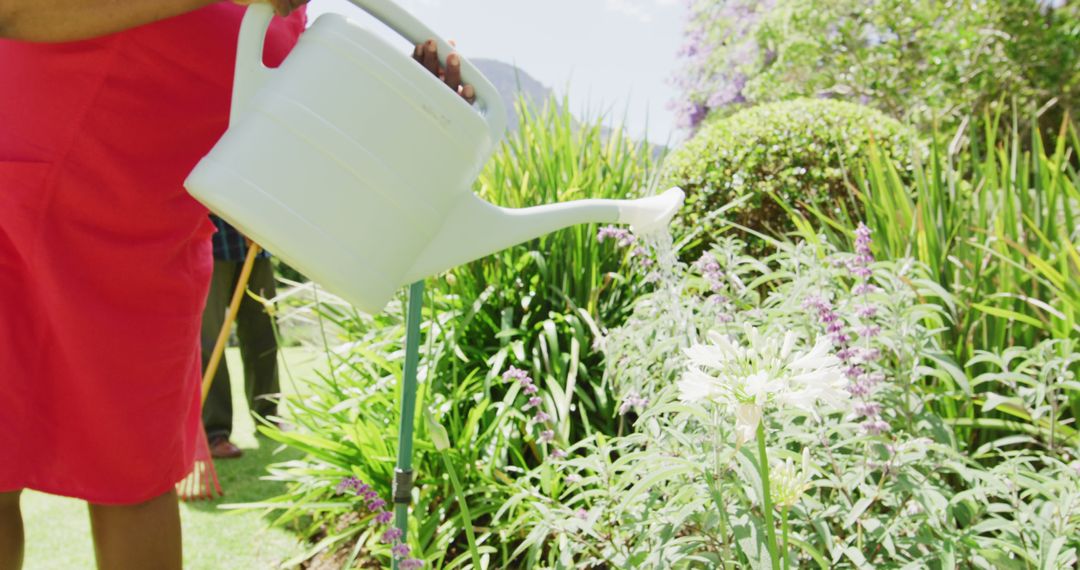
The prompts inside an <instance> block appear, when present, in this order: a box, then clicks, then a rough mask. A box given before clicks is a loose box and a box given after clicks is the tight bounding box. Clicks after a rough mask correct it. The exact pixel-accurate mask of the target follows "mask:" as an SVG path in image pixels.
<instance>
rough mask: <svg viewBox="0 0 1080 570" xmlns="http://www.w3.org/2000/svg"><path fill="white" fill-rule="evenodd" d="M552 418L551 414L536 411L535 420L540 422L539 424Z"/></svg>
mask: <svg viewBox="0 0 1080 570" xmlns="http://www.w3.org/2000/svg"><path fill="white" fill-rule="evenodd" d="M550 419H551V416H549V415H547V414H545V413H544V412H539V411H538V412H536V415H535V416H533V420H534V421H536V423H538V424H542V423H544V422H546V421H548V420H550Z"/></svg>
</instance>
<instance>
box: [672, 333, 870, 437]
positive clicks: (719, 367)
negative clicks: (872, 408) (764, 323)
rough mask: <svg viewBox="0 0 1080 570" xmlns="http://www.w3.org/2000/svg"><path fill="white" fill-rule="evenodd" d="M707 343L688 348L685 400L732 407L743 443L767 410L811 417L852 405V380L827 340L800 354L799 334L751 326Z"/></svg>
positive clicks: (681, 386) (717, 335)
mask: <svg viewBox="0 0 1080 570" xmlns="http://www.w3.org/2000/svg"><path fill="white" fill-rule="evenodd" d="M708 340H709V342H708V343H706V344H695V345H693V346H691V347H690V348H688V349H686V355H687V357H688V358H689V360H690V363H689V366H688V368H687V370H686V372H685V373H684V374H683V376H682V378H681V379H680V380H679V381H678V388H679V392H680V399H682V400H683V401H687V402H701V401H710V402H714V403H717V404H721V405H724V406H727V407H728V408H729V409H731V410H732V411H733V412H734V415H735V433H736V442H737V443H738V444H739V445H742V444H743V443H745V442H746V441H749V440H750V439H753V438H754V436H755V432H756V430H757V426H758V423H759V422H760V421H761V416H762V413H763V412H764V410H765V408H766V406H770V405H775V406H794V407H796V408H799V409H802V410H805V411H807V412H810V413H817V412H818V411H834V410H844V409H845V408H846V406H847V402H848V398H849V394H848V391H847V390H846V387H847V384H848V380H847V378H846V377H845V376H844V372H843V369H842V363H841V362H840V359H839V358H837V357H836V356H835V355H833V354H832V352H831V350H832V348H831V347H832V345H831V343H830V342H829V340H828V339H825V338H819V339H817V342H816V343H815V344H814V346H813V347H812V348H810V349H809V350H799V349H798V348H797V347H798V345H799V344H800V342H799V341H800V340H801V339H800V338H799V335H798V334H797V333H795V332H794V331H790V330H789V331H787V332H785V333H784V334H783V335H779V334H771V335H770V334H762V333H761V332H760V331H758V329H756V328H754V327H752V326H749V325H747V326H745V327H744V328H743V334H742V335H741V338H734V337H729V336H726V335H722V334H720V333H717V332H715V331H713V332H710V333H709V334H708Z"/></svg>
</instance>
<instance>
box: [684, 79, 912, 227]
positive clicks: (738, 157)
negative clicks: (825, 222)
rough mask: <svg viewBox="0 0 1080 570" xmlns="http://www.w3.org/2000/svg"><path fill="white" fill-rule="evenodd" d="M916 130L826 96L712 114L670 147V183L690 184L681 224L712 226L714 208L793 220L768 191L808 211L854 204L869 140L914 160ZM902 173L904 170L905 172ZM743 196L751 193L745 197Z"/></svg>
mask: <svg viewBox="0 0 1080 570" xmlns="http://www.w3.org/2000/svg"><path fill="white" fill-rule="evenodd" d="M913 137H914V134H913V131H911V130H910V129H908V128H907V127H905V126H904V125H902V124H901V123H899V122H898V121H896V120H894V119H891V118H889V117H887V116H886V115H884V114H882V113H881V112H879V111H876V110H874V109H871V108H869V107H863V106H861V105H855V104H852V103H845V102H841V101H833V100H828V99H795V100H791V101H781V102H778V103H769V104H765V105H759V106H756V107H751V108H748V109H744V110H742V111H739V112H737V113H734V114H732V115H728V116H723V117H715V118H712V119H709V120H707V121H706V122H705V123H704V124H703V125H702V127H701V129H699V130H698V132H697V133H696V134H695V135H694V137H693V138H691V139H690V140H689V141H687V142H686V143H685V144H683V145H682V146H681V147H680V148H678V149H676V150H675V151H673V152H672V153H671V155H670V156H669V157H668V159H667V165H666V166H665V173H666V174H665V177H666V179H667V182H668V184H669V185H678V186H681V187H682V188H683V190H685V191H686V196H687V197H686V207H684V209H683V212H682V215H681V216H680V217H679V221H678V222H677V223H679V224H680V225H681V226H682V227H683V229H689V228H701V229H703V230H705V231H706V232H708V231H709V230H710V229H711V228H712V227H714V224H715V218H716V212H717V211H718V210H719V209H720V208H721V207H722V206H724V205H725V204H728V203H730V202H732V201H735V200H740V202H739V203H738V205H737V206H734V207H732V208H731V209H730V210H728V211H726V212H724V214H723V216H724V218H725V219H727V220H730V221H733V222H735V223H737V224H740V225H743V226H746V227H749V228H751V229H753V230H757V231H762V232H766V233H770V234H778V233H783V232H785V231H788V230H790V229H792V228H793V224H792V222H791V220H790V217H789V216H788V214H787V213H786V212H785V211H784V208H783V207H782V206H781V205H780V204H778V203H777V201H776V200H775V199H774V198H772V197H771V196H770V193H772V194H774V195H775V196H776V198H779V199H780V200H782V201H784V202H785V203H787V204H789V205H792V206H794V207H795V208H798V209H800V210H802V211H804V212H806V211H807V210H808V208H806V206H813V207H815V208H817V209H819V210H821V211H822V212H824V213H826V214H830V215H832V214H836V213H838V212H839V211H840V209H842V208H848V209H849V211H850V209H851V208H854V207H855V205H854V201H853V200H852V199H851V191H850V188H849V184H850V183H851V182H853V178H854V177H853V176H852V174H851V173H852V172H853V171H854V170H853V169H855V168H858V166H859V161H860V160H861V159H862V158H863V157H865V156H866V155H867V153H868V152H869V148H870V144H871V141H873V142H874V143H875V144H876V145H877V147H878V149H880V150H881V151H882V152H883V153H887V154H889V155H890V156H893V157H896V158H901V159H904V160H908V161H910V156H911V152H910V145H911V144H912V140H913ZM902 174H903V173H902ZM742 200H745V201H742Z"/></svg>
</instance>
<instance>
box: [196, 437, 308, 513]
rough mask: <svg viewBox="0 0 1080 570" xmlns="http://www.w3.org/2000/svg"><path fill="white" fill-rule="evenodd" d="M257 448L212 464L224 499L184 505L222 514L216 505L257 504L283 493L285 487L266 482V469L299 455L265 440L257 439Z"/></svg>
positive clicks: (296, 451) (298, 452)
mask: <svg viewBox="0 0 1080 570" xmlns="http://www.w3.org/2000/svg"><path fill="white" fill-rule="evenodd" d="M257 441H258V447H255V448H250V447H249V448H244V455H242V456H240V457H238V458H236V459H218V460H215V461H214V468H215V469H217V474H218V480H219V481H220V482H221V489H222V491H224V493H225V496H223V497H218V498H217V499H214V500H213V501H192V502H189V503H186V504H187V505H188V506H189V507H190V508H192V509H195V510H199V511H207V512H215V513H221V514H225V513H227V512H228V511H227V510H222V509H219V508H218V507H219V506H220V505H226V504H237V503H254V502H261V501H264V500H266V499H268V498H270V497H274V496H277V495H280V494H282V493H284V492H285V490H286V485H285V483H282V482H280V481H267V480H265V479H263V477H265V476H266V475H267V472H266V466H267V465H270V464H272V463H279V462H282V461H290V460H293V459H300V458H301V457H303V456H304V454H303V452H301V451H299V450H297V449H293V448H289V447H285V448H281V445H280V444H278V443H277V442H275V441H271V440H269V439H267V438H265V437H259V438H257Z"/></svg>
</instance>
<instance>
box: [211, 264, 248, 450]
mask: <svg viewBox="0 0 1080 570" xmlns="http://www.w3.org/2000/svg"><path fill="white" fill-rule="evenodd" d="M238 266H239V264H238V263H235V262H232V261H217V260H215V261H214V275H213V277H212V278H211V280H210V293H209V295H208V296H207V298H206V309H205V310H204V311H203V319H202V366H203V372H204V373H205V371H206V366H207V364H208V363H209V362H210V355H211V354H212V353H213V351H214V345H215V344H216V343H217V338H218V334H219V333H220V332H221V325H222V323H223V322H224V321H225V313H226V312H228V310H229V300H230V299H231V298H232V292H233V289H234V288H235V287H236V280H237V278H238V277H239V273H240V272H239V270H238ZM232 412H233V410H232V390H231V389H230V388H229V367H228V366H227V365H226V364H225V357H224V356H222V361H221V363H220V364H218V368H217V372H216V373H215V374H214V382H213V383H212V384H211V385H210V393H209V394H207V396H206V403H204V404H203V412H202V419H203V427H204V428H205V429H206V438H207V439H208V440H211V441H213V440H214V439H217V438H225V439H228V437H229V435H231V434H232V420H233V417H232Z"/></svg>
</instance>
